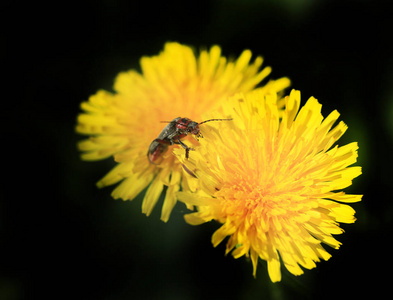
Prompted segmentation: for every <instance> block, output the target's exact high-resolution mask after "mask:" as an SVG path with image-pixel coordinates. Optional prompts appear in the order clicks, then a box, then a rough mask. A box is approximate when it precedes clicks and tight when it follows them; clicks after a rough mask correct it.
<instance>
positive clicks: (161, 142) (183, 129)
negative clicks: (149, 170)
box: [147, 117, 232, 164]
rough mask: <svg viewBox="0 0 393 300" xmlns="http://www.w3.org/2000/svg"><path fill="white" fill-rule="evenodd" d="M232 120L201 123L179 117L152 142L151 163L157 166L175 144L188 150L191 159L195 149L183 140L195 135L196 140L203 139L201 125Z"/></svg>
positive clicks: (148, 156) (150, 147) (148, 155)
mask: <svg viewBox="0 0 393 300" xmlns="http://www.w3.org/2000/svg"><path fill="white" fill-rule="evenodd" d="M230 120H232V119H210V120H206V121H203V122H200V123H197V122H195V121H192V120H190V119H188V118H181V117H178V118H176V119H173V120H172V121H170V122H168V125H166V126H165V128H164V129H163V130H162V131H161V133H160V135H159V136H158V137H157V138H156V139H155V140H154V141H153V142H151V144H150V146H149V150H148V151H147V158H148V159H149V161H150V163H152V164H156V163H155V161H157V159H158V158H159V157H160V156H161V155H162V154H163V153H165V152H166V151H167V150H168V147H169V146H171V145H173V144H178V145H181V146H182V147H183V148H184V149H185V150H186V158H188V157H189V152H190V150H194V149H193V148H190V147H188V146H187V145H186V144H184V143H183V142H182V141H181V139H182V138H184V137H185V136H186V135H188V134H193V135H195V136H196V138H197V139H198V138H200V137H203V136H202V134H201V132H200V130H199V125H201V124H203V123H206V122H211V121H230Z"/></svg>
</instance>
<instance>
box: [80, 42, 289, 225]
mask: <svg viewBox="0 0 393 300" xmlns="http://www.w3.org/2000/svg"><path fill="white" fill-rule="evenodd" d="M251 56H252V54H251V51H249V50H245V51H244V52H243V53H242V54H241V55H240V57H239V58H238V59H237V60H234V61H231V60H227V59H226V58H225V57H223V56H221V49H220V47H218V46H213V47H212V48H211V49H210V50H209V51H201V53H200V55H199V56H198V57H196V56H195V54H194V52H193V50H192V49H191V48H190V47H188V46H184V45H181V44H178V43H167V44H165V48H164V50H163V51H162V52H161V53H160V54H159V55H157V56H153V57H142V59H141V69H142V73H138V72H137V71H135V70H131V71H128V72H124V73H120V74H119V75H118V77H117V78H116V81H115V84H114V90H115V93H110V92H107V91H103V90H100V91H98V92H97V93H96V94H95V95H93V96H91V97H90V98H89V100H88V101H86V102H83V103H82V104H81V108H82V110H83V113H81V114H80V115H79V116H78V120H77V126H76V131H77V132H78V133H81V134H84V135H88V136H90V137H89V138H88V139H86V140H83V141H81V142H80V143H79V144H78V147H79V149H80V150H81V151H83V152H84V153H83V154H82V159H84V160H100V159H105V158H108V157H114V159H115V161H116V162H117V163H118V164H117V165H116V166H115V167H114V169H112V170H111V171H110V172H109V173H108V174H107V175H106V176H105V177H103V178H102V179H101V180H100V181H99V182H98V183H97V185H98V186H99V187H104V186H108V185H112V184H115V183H119V182H120V184H119V185H118V186H117V187H116V188H115V189H114V191H113V193H112V196H113V197H114V198H115V199H119V198H120V199H123V200H132V199H134V198H135V197H136V196H137V195H139V194H140V193H141V192H142V191H143V190H144V189H145V188H147V187H148V188H147V191H146V194H145V195H144V199H143V203H142V212H143V213H145V214H146V215H149V214H150V213H151V211H152V209H153V207H154V206H155V204H156V203H157V201H158V199H159V197H160V195H161V194H162V192H163V191H164V187H165V186H166V187H167V188H166V196H165V199H164V203H163V208H162V214H161V219H162V220H163V221H165V222H166V221H167V220H168V219H169V216H170V213H171V211H172V209H173V207H174V205H175V203H176V196H175V195H176V192H177V191H179V190H180V188H181V189H182V190H190V189H191V188H192V186H193V183H192V182H191V181H192V180H191V179H190V178H188V177H185V176H183V172H184V171H183V169H182V167H181V165H180V163H179V162H178V161H177V160H176V159H175V157H174V156H173V155H172V151H166V152H165V151H163V153H161V157H162V159H161V160H160V163H157V164H153V163H150V162H149V160H148V158H147V155H146V153H147V151H148V149H149V145H150V144H151V143H152V141H153V140H155V139H156V138H157V137H158V136H159V134H160V132H161V131H162V130H163V127H164V126H165V125H166V124H163V123H161V121H171V120H173V119H175V118H176V117H187V118H190V119H192V120H195V121H197V122H200V121H202V119H201V116H202V114H203V113H205V112H206V111H213V110H215V109H217V108H218V107H219V104H220V99H224V98H225V97H227V96H229V95H233V94H234V93H236V92H246V91H249V90H252V89H253V88H255V87H256V85H258V84H259V83H260V82H261V81H262V80H263V79H264V78H265V77H266V76H267V75H268V74H269V73H270V71H271V69H270V68H269V67H265V68H263V69H261V65H262V61H263V60H262V58H261V57H257V58H256V59H255V60H254V61H253V62H252V63H251V62H250V61H251ZM288 85H289V80H288V79H286V78H282V79H279V80H277V81H270V82H268V83H267V85H266V86H265V87H264V88H263V89H264V90H266V91H267V90H270V89H274V90H282V89H284V88H285V87H287V86H288ZM189 142H191V143H194V144H195V143H197V142H196V140H194V139H190V140H189ZM176 147H178V146H177V145H174V146H173V147H172V148H176ZM164 148H165V149H164ZM172 148H171V150H172ZM162 150H167V147H166V146H165V147H163V149H162Z"/></svg>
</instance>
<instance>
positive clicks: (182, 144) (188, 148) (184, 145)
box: [177, 137, 195, 158]
mask: <svg viewBox="0 0 393 300" xmlns="http://www.w3.org/2000/svg"><path fill="white" fill-rule="evenodd" d="M177 141H178V142H179V144H180V145H181V146H182V147H183V148H184V149H186V158H188V157H189V152H190V150H192V151H194V150H195V149H194V148H191V147H188V146H187V145H186V144H184V143H183V142H182V141H181V140H180V139H179V137H177Z"/></svg>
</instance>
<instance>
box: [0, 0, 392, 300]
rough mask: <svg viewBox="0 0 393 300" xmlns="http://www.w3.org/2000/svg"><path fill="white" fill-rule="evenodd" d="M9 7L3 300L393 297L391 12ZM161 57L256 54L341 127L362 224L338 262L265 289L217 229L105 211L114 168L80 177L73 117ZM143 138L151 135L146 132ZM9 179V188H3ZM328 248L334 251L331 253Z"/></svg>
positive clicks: (128, 4)
mask: <svg viewBox="0 0 393 300" xmlns="http://www.w3.org/2000/svg"><path fill="white" fill-rule="evenodd" d="M185 3H186V1H160V2H157V3H150V2H149V1H109V0H108V1H81V2H78V3H72V2H68V1H67V2H57V1H53V2H51V3H40V4H39V3H35V2H34V3H33V4H26V3H23V2H18V1H3V2H2V4H0V7H1V12H2V18H1V40H2V41H3V43H2V44H3V46H2V47H1V50H0V51H1V69H0V70H1V73H2V75H3V76H2V77H3V79H1V82H2V93H1V101H2V105H3V106H2V108H1V113H2V117H1V122H2V126H1V139H2V153H3V155H2V157H3V164H2V165H3V168H2V171H3V179H2V185H1V190H0V196H1V204H0V234H1V241H0V243H1V244H0V254H1V256H0V257H1V258H0V299H43V298H44V297H48V296H49V297H50V299H63V298H64V299H116V300H117V299H256V298H258V299H320V298H331V297H335V298H338V299H341V298H344V296H347V297H348V296H351V297H355V296H361V295H363V294H365V293H366V292H367V293H370V292H371V293H372V294H373V296H375V297H378V295H385V293H387V295H388V294H389V293H390V288H389V285H390V281H391V280H390V277H391V267H392V258H391V256H390V255H391V246H390V243H391V241H390V240H391V237H392V219H393V203H392V202H393V195H392V194H393V193H392V191H393V190H392V175H391V174H392V167H393V162H392V161H393V159H392V150H393V147H392V143H393V121H392V117H393V85H392V83H393V52H392V51H393V46H392V44H391V40H392V29H393V28H392V24H393V22H392V10H391V9H390V7H389V6H388V1H371V0H368V1H367V0H363V1H348V0H346V1H343V0H341V1H337V0H330V1H328V0H325V1H323V0H321V1H317V0H314V1H290V0H280V1H257V0H248V1H235V0H227V1H225V0H221V1H218V0H216V1H198V2H196V1H195V2H192V3H188V2H187V3H188V4H185ZM166 41H178V42H180V43H184V44H189V45H192V46H195V47H196V49H199V48H201V47H210V46H211V45H213V44H218V45H220V46H221V47H222V50H223V54H224V55H226V56H233V57H235V56H238V55H239V54H240V53H241V51H242V50H244V49H247V48H248V49H251V50H252V51H253V53H254V54H255V55H263V56H264V58H265V65H270V66H272V68H273V73H272V75H271V77H272V78H279V77H282V76H288V77H289V78H291V80H292V87H293V88H296V89H299V90H301V92H302V99H303V103H304V102H305V100H306V99H307V98H308V97H310V96H315V97H316V98H317V99H318V100H319V101H320V102H321V103H322V104H323V113H324V115H325V116H326V115H327V114H328V113H329V112H330V111H332V110H334V109H337V110H338V111H339V112H340V113H341V120H344V122H346V123H347V124H348V126H349V130H348V132H347V133H346V134H345V135H344V137H343V138H342V139H341V140H340V141H339V144H340V145H343V144H346V143H349V142H351V141H357V142H359V146H360V150H359V160H358V165H361V166H362V167H363V175H362V176H361V177H359V178H357V179H355V181H354V184H353V186H351V187H350V188H348V189H347V190H346V191H347V192H352V193H362V194H364V198H363V201H362V202H361V203H358V204H354V205H353V207H354V208H355V210H356V211H357V214H356V216H357V218H358V220H357V222H356V223H355V224H351V225H345V224H344V225H343V228H344V229H345V231H346V233H345V234H344V235H342V236H339V237H337V238H338V240H340V241H341V242H343V245H342V247H341V248H340V250H338V251H336V250H330V249H329V252H330V253H332V254H333V257H332V258H331V259H330V260H329V261H328V262H321V263H319V264H318V266H317V268H316V269H314V270H311V271H309V270H306V271H305V274H304V275H302V276H300V277H295V276H293V275H291V274H289V273H288V272H287V271H285V270H284V268H283V280H282V282H280V283H277V284H272V283H271V282H270V280H269V278H268V276H267V270H266V264H265V263H264V262H260V264H259V268H258V272H257V278H256V279H254V278H253V277H252V266H251V263H250V262H247V261H246V259H245V258H241V259H238V260H235V259H233V258H232V257H231V256H228V257H225V256H224V249H225V246H224V244H223V245H220V246H219V247H217V248H213V247H212V246H211V243H210V238H211V234H212V233H213V232H214V230H215V229H217V228H218V224H215V223H209V224H205V225H202V226H198V227H192V226H189V225H186V224H185V222H184V221H183V213H184V212H185V211H184V208H183V206H182V205H180V204H178V205H177V206H176V208H175V210H174V212H173V213H172V216H171V219H170V220H169V222H168V223H166V224H165V223H163V222H161V221H160V220H159V217H160V204H159V205H158V206H157V207H156V208H155V210H154V211H153V214H152V215H151V216H150V217H148V218H147V217H146V216H145V215H142V214H141V208H140V207H141V199H140V198H138V199H135V200H134V201H132V202H123V201H114V200H112V199H111V197H110V192H111V190H112V187H109V188H105V189H102V190H98V189H96V187H95V182H96V181H97V180H98V179H100V178H101V177H102V176H103V175H104V174H105V173H106V172H107V171H109V170H110V168H111V167H112V166H113V162H112V161H111V160H107V161H100V162H94V163H89V162H82V161H80V159H79V153H78V152H77V150H76V146H75V144H76V142H77V141H78V140H80V139H82V137H81V136H78V135H76V134H75V133H74V127H75V123H76V116H77V114H78V112H79V103H80V102H81V101H83V100H86V99H87V98H88V97H89V96H90V95H91V94H94V93H95V92H96V91H97V90H98V89H106V90H111V89H112V84H113V80H114V78H115V76H116V75H117V74H118V73H119V72H120V71H125V70H128V69H132V68H135V69H137V70H139V58H140V57H141V56H143V55H149V56H150V55H156V54H158V52H160V51H161V50H162V48H163V45H164V43H165V42H166ZM147 126H148V125H147ZM4 179H5V180H4ZM326 248H328V247H326Z"/></svg>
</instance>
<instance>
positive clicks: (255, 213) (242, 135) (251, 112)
mask: <svg viewBox="0 0 393 300" xmlns="http://www.w3.org/2000/svg"><path fill="white" fill-rule="evenodd" d="M284 100H285V108H284V109H283V110H280V109H278V106H277V103H278V100H277V95H276V94H266V93H265V94H261V93H260V92H258V91H255V92H251V93H248V94H246V95H243V94H238V95H235V96H234V97H232V98H231V99H230V100H229V101H227V102H225V103H224V104H223V106H224V112H223V116H225V117H229V116H230V117H232V118H233V121H231V122H225V123H224V122H221V123H220V124H215V125H217V126H210V125H208V124H207V125H206V127H204V133H203V134H204V136H205V138H204V139H203V140H201V141H200V145H199V147H198V148H197V149H196V151H193V152H192V155H191V156H190V158H189V159H188V160H187V159H185V158H184V155H182V154H183V153H182V152H179V151H178V150H175V154H176V155H177V156H178V158H179V160H181V161H182V163H183V164H185V166H186V167H187V168H188V169H189V170H191V171H192V172H193V173H194V174H195V175H196V177H197V178H198V179H199V180H200V187H201V190H200V191H198V192H197V193H189V192H179V193H178V195H179V198H178V199H179V200H181V201H183V202H184V203H186V204H188V205H195V206H196V207H197V211H196V212H193V213H190V214H187V215H185V219H186V221H187V222H188V223H189V224H192V225H198V224H201V223H204V222H208V221H211V220H216V221H218V222H219V223H221V224H222V226H221V227H220V228H219V229H218V230H217V231H216V232H214V234H213V236H212V243H213V246H217V245H218V244H220V243H221V242H222V241H223V240H224V239H225V238H226V237H229V240H228V242H227V245H226V253H229V252H231V251H232V255H233V256H234V257H235V258H238V257H241V256H243V255H245V256H247V257H250V258H251V261H252V265H253V275H254V276H255V275H256V268H257V262H258V257H259V258H261V259H262V260H265V261H267V268H268V273H269V275H270V278H271V280H272V281H273V282H277V281H280V280H281V262H282V263H283V264H284V266H285V267H286V268H287V269H288V270H289V272H291V273H293V274H294V275H300V274H302V273H303V270H302V268H301V267H303V268H306V269H312V268H314V267H315V266H316V264H315V262H318V261H320V259H323V260H328V259H329V258H330V256H331V255H330V254H329V253H328V252H327V251H326V250H325V249H324V248H323V247H322V243H324V244H326V245H329V246H330V247H333V248H335V249H338V248H339V246H340V242H339V241H337V240H336V239H335V238H334V237H333V235H337V234H340V233H342V232H343V230H342V229H341V228H340V224H339V223H353V222H354V221H355V217H354V213H355V211H354V210H353V209H352V208H351V206H349V205H347V204H344V203H353V202H357V201H360V200H361V197H362V196H361V195H349V194H345V193H344V192H343V191H341V190H342V189H344V188H346V187H348V186H349V185H351V183H352V179H354V178H355V177H357V176H359V175H360V174H361V168H360V167H357V166H355V167H348V166H350V165H352V164H354V163H355V162H356V159H357V149H358V145H357V143H350V144H348V145H345V146H341V147H339V146H337V145H336V146H333V145H334V144H335V142H336V141H337V140H338V139H339V138H340V137H341V136H342V135H343V134H344V132H345V131H346V129H347V126H346V125H345V124H344V123H343V122H342V121H341V122H339V123H338V124H337V125H336V126H335V127H333V124H334V123H335V122H336V120H337V119H338V117H339V113H338V112H337V111H333V112H332V113H331V114H329V116H328V117H326V118H323V116H322V114H321V107H322V106H321V104H319V103H318V101H317V100H316V99H315V98H313V97H311V98H310V99H309V100H308V101H307V103H306V104H305V105H304V106H303V107H302V108H301V109H300V110H299V107H300V92H299V91H292V92H291V93H290V95H289V96H288V97H285V99H284ZM205 117H208V116H205ZM300 266H301V267H300Z"/></svg>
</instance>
